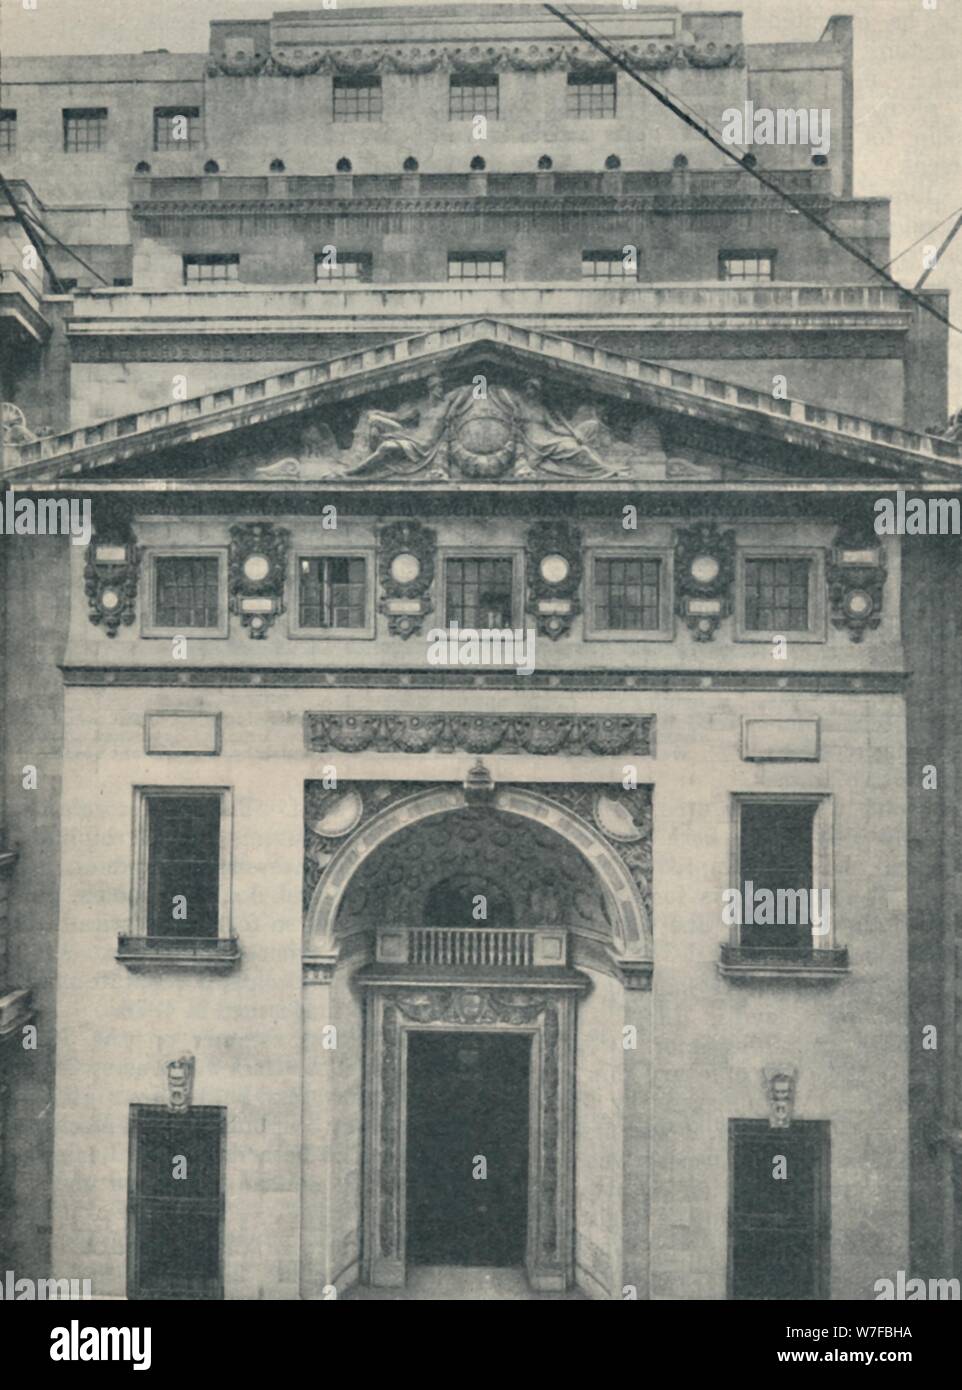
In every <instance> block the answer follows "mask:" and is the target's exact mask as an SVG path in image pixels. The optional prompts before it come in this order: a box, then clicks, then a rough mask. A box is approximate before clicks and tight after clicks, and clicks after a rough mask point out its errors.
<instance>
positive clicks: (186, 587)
mask: <svg viewBox="0 0 962 1390" xmlns="http://www.w3.org/2000/svg"><path fill="white" fill-rule="evenodd" d="M153 599H154V603H153V615H152V616H153V626H154V627H158V628H169V629H174V630H176V631H178V632H179V631H181V630H190V629H192V628H193V629H198V628H199V629H203V630H205V631H210V630H212V629H215V628H217V627H219V625H220V622H221V561H220V558H219V557H218V556H217V555H155V556H153Z"/></svg>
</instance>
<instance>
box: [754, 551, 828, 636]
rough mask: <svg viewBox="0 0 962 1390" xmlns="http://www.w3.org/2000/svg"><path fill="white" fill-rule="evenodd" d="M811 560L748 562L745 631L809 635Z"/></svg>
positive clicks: (760, 560) (773, 559) (759, 560)
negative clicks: (806, 633)
mask: <svg viewBox="0 0 962 1390" xmlns="http://www.w3.org/2000/svg"><path fill="white" fill-rule="evenodd" d="M811 567H812V562H811V561H810V560H788V559H775V558H772V559H767V560H762V559H758V560H749V559H746V560H745V629H746V631H748V632H773V633H774V632H807V631H808V629H809V579H810V575H811Z"/></svg>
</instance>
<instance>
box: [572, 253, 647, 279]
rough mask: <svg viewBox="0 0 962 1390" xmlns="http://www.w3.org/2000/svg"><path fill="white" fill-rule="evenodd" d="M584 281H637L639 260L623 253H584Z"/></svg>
mask: <svg viewBox="0 0 962 1390" xmlns="http://www.w3.org/2000/svg"><path fill="white" fill-rule="evenodd" d="M581 278H582V279H583V280H636V279H637V278H638V266H637V260H636V259H635V258H633V257H630V256H627V255H626V254H625V253H624V252H623V251H582V253H581Z"/></svg>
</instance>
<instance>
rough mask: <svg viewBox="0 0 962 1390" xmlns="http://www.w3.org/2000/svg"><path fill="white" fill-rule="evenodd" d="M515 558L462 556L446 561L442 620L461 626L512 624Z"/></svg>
mask: <svg viewBox="0 0 962 1390" xmlns="http://www.w3.org/2000/svg"><path fill="white" fill-rule="evenodd" d="M513 616H514V561H513V560H512V559H511V558H510V556H504V557H499V558H490V559H488V558H482V557H481V556H465V557H459V558H458V559H449V560H447V561H446V563H445V622H446V623H453V622H456V623H459V624H460V626H461V627H470V628H475V629H480V628H499V629H504V628H508V627H513V626H514V623H513Z"/></svg>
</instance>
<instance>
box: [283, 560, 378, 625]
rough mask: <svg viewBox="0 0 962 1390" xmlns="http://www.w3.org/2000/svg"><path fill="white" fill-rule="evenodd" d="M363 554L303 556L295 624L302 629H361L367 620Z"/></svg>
mask: <svg viewBox="0 0 962 1390" xmlns="http://www.w3.org/2000/svg"><path fill="white" fill-rule="evenodd" d="M366 610H367V566H366V564H365V561H364V558H363V556H357V555H331V556H323V557H316V558H309V557H306V556H305V557H302V558H301V561H300V585H299V588H298V623H299V625H300V626H301V627H304V628H310V627H313V628H363V627H365V626H366V623H367V611H366Z"/></svg>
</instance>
